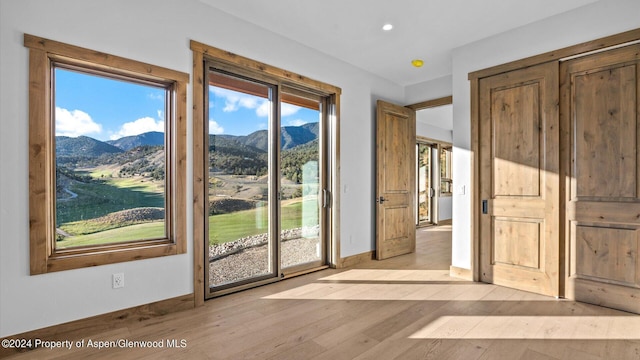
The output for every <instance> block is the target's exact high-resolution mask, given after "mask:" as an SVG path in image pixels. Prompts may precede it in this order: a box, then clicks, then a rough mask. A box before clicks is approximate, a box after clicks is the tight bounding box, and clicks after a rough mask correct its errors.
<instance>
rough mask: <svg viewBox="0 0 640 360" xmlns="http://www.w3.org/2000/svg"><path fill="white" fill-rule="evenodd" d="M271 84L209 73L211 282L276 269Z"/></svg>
mask: <svg viewBox="0 0 640 360" xmlns="http://www.w3.org/2000/svg"><path fill="white" fill-rule="evenodd" d="M272 93H273V91H272V88H271V87H269V86H267V85H264V84H261V83H257V82H253V81H247V80H244V79H241V78H238V77H234V76H227V75H225V74H221V73H217V72H213V71H212V72H210V73H209V86H208V96H209V124H208V125H209V151H208V159H209V169H208V170H209V184H208V190H209V233H208V236H209V264H210V266H209V286H210V287H212V288H214V287H220V286H224V285H229V284H232V283H237V282H241V281H248V280H249V279H255V278H259V277H263V276H269V275H270V274H273V273H274V266H273V265H274V264H273V256H272V255H273V246H272V239H271V238H270V236H269V184H270V180H269V154H270V152H269V149H270V144H271V140H270V131H269V128H270V125H269V124H270V123H271V121H272V118H273V105H272V104H273V102H272V101H271V97H272Z"/></svg>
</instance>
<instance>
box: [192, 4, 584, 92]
mask: <svg viewBox="0 0 640 360" xmlns="http://www.w3.org/2000/svg"><path fill="white" fill-rule="evenodd" d="M200 1H201V2H203V3H205V4H208V5H210V6H212V7H215V8H217V9H219V10H222V11H224V12H226V13H229V14H231V15H234V16H236V17H238V18H241V19H243V20H245V21H248V22H251V23H254V24H256V25H258V26H260V27H263V28H265V29H267V30H270V31H272V32H274V33H277V34H280V35H282V36H284V37H287V38H289V39H291V40H294V41H297V42H299V43H302V44H304V45H307V46H309V47H312V48H315V49H317V50H319V51H321V52H323V53H325V54H328V55H330V56H332V57H335V58H338V59H340V60H343V61H345V62H347V63H350V64H352V65H355V66H357V67H359V68H361V69H364V70H366V71H369V72H371V73H374V74H377V75H379V76H381V77H383V78H385V79H388V80H390V81H392V82H395V83H397V84H399V85H402V86H406V85H411V84H415V83H420V82H423V81H427V80H431V79H435V78H439V77H442V76H446V75H449V74H451V52H452V49H454V48H456V47H459V46H462V45H465V44H468V43H471V42H473V41H476V40H480V39H483V38H486V37H489V36H492V35H495V34H498V33H501V32H505V31H509V30H511V29H514V28H517V27H520V26H523V25H525V24H528V23H531V22H535V21H538V20H541V19H544V18H547V17H550V16H553V15H556V14H559V13H562V12H565V11H568V10H571V9H574V8H578V7H581V6H584V5H586V4H589V3H593V2H596V1H597V0H393V1H392V0H322V1H310V0H271V1H265V0H200ZM385 23H391V24H393V25H394V29H393V30H392V31H390V32H385V31H383V30H382V25H384V24H385ZM414 58H421V59H424V61H425V65H424V66H423V67H422V68H414V67H412V66H411V60H412V59H414Z"/></svg>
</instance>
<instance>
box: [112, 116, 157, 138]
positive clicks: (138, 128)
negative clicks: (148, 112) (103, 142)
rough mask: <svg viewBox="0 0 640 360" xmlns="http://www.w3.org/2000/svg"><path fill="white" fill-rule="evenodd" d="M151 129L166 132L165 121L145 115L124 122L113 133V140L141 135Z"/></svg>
mask: <svg viewBox="0 0 640 360" xmlns="http://www.w3.org/2000/svg"><path fill="white" fill-rule="evenodd" d="M149 131H159V132H164V121H162V120H157V121H156V120H155V119H153V118H150V117H148V116H147V117H143V118H140V119H138V120H135V121H131V122H128V123H124V124H122V126H121V127H120V130H119V131H118V132H117V133H115V134H113V135H111V140H117V139H120V138H121V137H125V136H133V135H140V134H142V133H146V132H149Z"/></svg>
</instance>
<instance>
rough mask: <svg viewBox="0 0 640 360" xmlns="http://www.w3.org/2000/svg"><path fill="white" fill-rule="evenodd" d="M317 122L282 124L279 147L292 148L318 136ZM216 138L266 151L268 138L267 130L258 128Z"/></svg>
mask: <svg viewBox="0 0 640 360" xmlns="http://www.w3.org/2000/svg"><path fill="white" fill-rule="evenodd" d="M318 132H319V124H318V123H317V122H315V123H307V124H304V125H301V126H284V127H283V128H282V129H281V131H280V139H281V143H280V148H281V149H282V150H288V149H292V148H294V147H296V146H299V145H303V144H306V143H308V142H309V141H313V140H315V139H317V138H318ZM216 138H226V139H232V140H235V141H237V142H238V143H239V144H242V145H247V146H250V147H253V148H257V149H260V150H262V151H265V152H266V151H267V147H268V145H269V139H268V134H267V130H258V131H255V132H253V133H251V134H249V135H244V136H236V135H216Z"/></svg>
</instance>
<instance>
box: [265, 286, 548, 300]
mask: <svg viewBox="0 0 640 360" xmlns="http://www.w3.org/2000/svg"><path fill="white" fill-rule="evenodd" d="M496 290H498V291H496ZM514 294H516V295H517V294H520V295H518V296H515V295H514ZM522 294H525V295H522ZM523 296H525V297H526V298H523ZM263 299H287V300H300V299H306V300H385V301H425V300H426V301H523V300H525V301H551V302H554V301H557V300H555V299H554V298H551V297H546V296H541V295H536V294H529V293H521V292H520V293H517V292H515V291H504V289H503V288H500V287H498V286H496V285H489V284H482V283H460V284H438V283H428V284H420V283H415V284H414V283H404V282H398V283H394V282H389V283H387V284H382V283H358V282H352V283H340V282H331V283H322V282H316V283H312V284H307V285H303V286H299V287H296V288H293V289H290V290H286V291H282V292H279V293H277V294H272V295H269V296H265V297H263Z"/></svg>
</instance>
